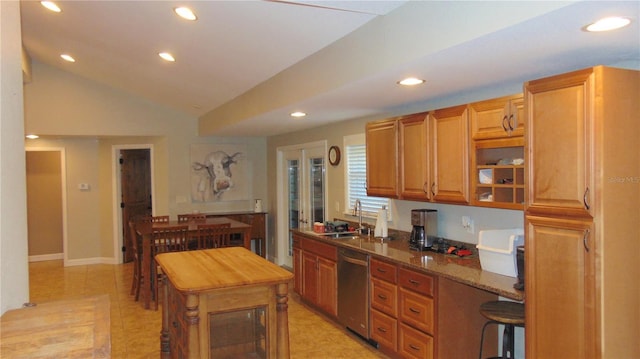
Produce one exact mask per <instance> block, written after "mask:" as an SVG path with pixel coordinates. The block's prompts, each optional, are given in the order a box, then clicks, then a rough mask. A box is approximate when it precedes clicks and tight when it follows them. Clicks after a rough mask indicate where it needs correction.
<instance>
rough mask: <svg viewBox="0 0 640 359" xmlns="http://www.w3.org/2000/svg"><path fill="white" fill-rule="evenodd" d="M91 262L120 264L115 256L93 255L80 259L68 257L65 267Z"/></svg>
mask: <svg viewBox="0 0 640 359" xmlns="http://www.w3.org/2000/svg"><path fill="white" fill-rule="evenodd" d="M89 264H118V263H117V261H116V259H115V258H113V257H93V258H80V259H67V260H66V261H65V262H64V266H65V267H72V266H84V265H89Z"/></svg>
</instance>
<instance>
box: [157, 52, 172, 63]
mask: <svg viewBox="0 0 640 359" xmlns="http://www.w3.org/2000/svg"><path fill="white" fill-rule="evenodd" d="M158 56H160V57H162V58H163V59H165V60H167V61H171V62H175V61H176V59H175V58H173V55H171V54H170V53H168V52H161V53H159V54H158Z"/></svg>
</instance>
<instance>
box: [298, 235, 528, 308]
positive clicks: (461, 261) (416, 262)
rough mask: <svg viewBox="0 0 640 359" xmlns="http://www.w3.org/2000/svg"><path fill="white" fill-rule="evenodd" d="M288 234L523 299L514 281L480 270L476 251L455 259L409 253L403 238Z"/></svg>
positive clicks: (515, 298) (503, 295) (435, 254)
mask: <svg viewBox="0 0 640 359" xmlns="http://www.w3.org/2000/svg"><path fill="white" fill-rule="evenodd" d="M291 231H292V232H294V233H297V234H300V235H303V236H305V237H309V238H312V239H314V240H318V241H321V242H325V243H330V244H333V245H335V246H337V247H346V248H351V249H356V250H360V251H363V252H367V253H369V254H371V255H372V256H374V257H378V258H380V259H384V260H387V261H390V262H394V263H398V264H402V265H404V266H406V267H409V268H411V269H415V270H419V271H423V272H425V273H428V274H432V275H437V276H440V277H443V278H447V279H450V280H453V281H455V282H458V283H462V284H466V285H469V286H471V287H474V288H478V289H482V290H485V291H488V292H491V293H495V294H498V295H500V296H502V297H505V298H509V299H513V300H517V301H522V300H524V292H523V291H520V290H516V289H514V288H513V284H514V283H516V282H517V279H516V278H512V277H508V276H504V275H500V274H496V273H493V272H488V271H484V270H482V268H481V266H480V259H479V257H478V255H477V252H476V251H474V254H473V255H471V256H467V257H458V256H456V255H451V254H441V253H435V252H431V251H414V250H410V249H409V243H408V241H407V240H406V239H404V238H402V239H394V240H386V239H385V240H382V239H380V238H374V237H372V236H371V237H368V236H353V237H349V238H346V239H345V238H339V239H333V238H327V237H326V236H322V235H318V234H316V233H315V232H313V231H312V230H306V229H292V230H291ZM474 250H475V248H474Z"/></svg>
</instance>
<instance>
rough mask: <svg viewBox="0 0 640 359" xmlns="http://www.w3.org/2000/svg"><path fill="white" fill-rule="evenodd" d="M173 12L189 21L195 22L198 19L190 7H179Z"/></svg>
mask: <svg viewBox="0 0 640 359" xmlns="http://www.w3.org/2000/svg"><path fill="white" fill-rule="evenodd" d="M173 11H175V12H176V14H178V16H180V17H181V18H183V19H187V20H191V21H195V20H197V19H198V17H197V16H196V14H194V13H193V11H191V9H189V8H188V7H177V8H175V9H173Z"/></svg>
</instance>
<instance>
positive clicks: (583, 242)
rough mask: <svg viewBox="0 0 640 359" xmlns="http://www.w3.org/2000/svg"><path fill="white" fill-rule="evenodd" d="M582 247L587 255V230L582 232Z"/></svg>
mask: <svg viewBox="0 0 640 359" xmlns="http://www.w3.org/2000/svg"><path fill="white" fill-rule="evenodd" d="M582 245H584V250H585V251H587V253H589V230H588V229H587V230H585V231H584V235H583V236H582Z"/></svg>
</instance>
